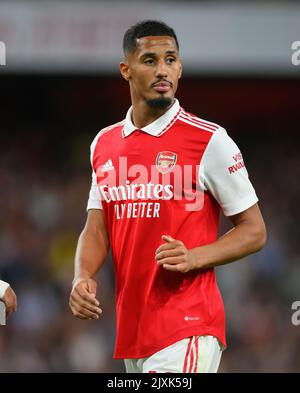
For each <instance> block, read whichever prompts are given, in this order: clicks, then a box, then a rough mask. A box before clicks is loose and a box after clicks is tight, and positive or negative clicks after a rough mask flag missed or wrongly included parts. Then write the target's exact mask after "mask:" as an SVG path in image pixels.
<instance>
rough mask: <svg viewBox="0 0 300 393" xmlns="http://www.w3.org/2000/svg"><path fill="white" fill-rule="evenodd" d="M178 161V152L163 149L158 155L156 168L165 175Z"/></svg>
mask: <svg viewBox="0 0 300 393" xmlns="http://www.w3.org/2000/svg"><path fill="white" fill-rule="evenodd" d="M176 161H177V154H176V153H173V152H172V151H161V152H160V153H158V155H157V157H156V168H157V170H158V171H159V172H160V173H162V174H163V175H164V174H165V173H168V172H170V171H171V170H172V169H173V168H174V166H175V164H176Z"/></svg>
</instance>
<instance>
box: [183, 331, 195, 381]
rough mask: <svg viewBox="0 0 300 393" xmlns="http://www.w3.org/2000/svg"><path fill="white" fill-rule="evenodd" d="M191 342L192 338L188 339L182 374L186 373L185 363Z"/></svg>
mask: <svg viewBox="0 0 300 393" xmlns="http://www.w3.org/2000/svg"><path fill="white" fill-rule="evenodd" d="M192 340H193V337H190V341H189V343H188V346H187V350H186V353H185V358H184V364H183V372H184V373H186V368H187V361H188V356H189V353H190V349H191V345H192Z"/></svg>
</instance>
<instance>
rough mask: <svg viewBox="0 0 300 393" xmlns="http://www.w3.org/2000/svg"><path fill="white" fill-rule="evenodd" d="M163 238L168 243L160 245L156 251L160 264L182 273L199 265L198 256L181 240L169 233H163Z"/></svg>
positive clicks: (156, 257) (167, 268)
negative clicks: (197, 262) (197, 263)
mask: <svg viewBox="0 0 300 393" xmlns="http://www.w3.org/2000/svg"><path fill="white" fill-rule="evenodd" d="M162 239H163V240H164V241H165V242H166V243H164V244H162V245H161V246H159V247H158V249H157V250H156V253H155V259H156V260H157V263H158V264H159V265H160V266H162V267H163V268H164V269H166V270H171V271H173V272H181V273H187V272H189V271H190V270H194V269H195V268H196V267H197V265H196V257H195V256H194V255H193V253H192V252H191V251H189V250H188V249H187V248H186V247H185V245H184V244H183V242H182V241H181V240H175V239H173V238H172V237H171V236H169V235H163V236H162Z"/></svg>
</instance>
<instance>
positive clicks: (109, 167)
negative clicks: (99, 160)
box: [101, 159, 115, 172]
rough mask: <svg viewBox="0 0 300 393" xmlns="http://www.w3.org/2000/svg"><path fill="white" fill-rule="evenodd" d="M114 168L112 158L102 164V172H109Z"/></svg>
mask: <svg viewBox="0 0 300 393" xmlns="http://www.w3.org/2000/svg"><path fill="white" fill-rule="evenodd" d="M114 169H115V167H114V166H113V163H112V160H111V159H109V160H108V161H106V163H105V164H104V165H102V167H101V172H108V171H112V170H114Z"/></svg>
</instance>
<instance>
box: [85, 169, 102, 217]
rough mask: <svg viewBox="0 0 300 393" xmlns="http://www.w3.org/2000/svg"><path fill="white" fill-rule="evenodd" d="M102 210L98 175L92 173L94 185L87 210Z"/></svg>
mask: <svg viewBox="0 0 300 393" xmlns="http://www.w3.org/2000/svg"><path fill="white" fill-rule="evenodd" d="M90 209H102V202H101V195H100V191H99V188H98V185H97V180H96V174H95V172H94V171H93V173H92V185H91V188H90V193H89V199H88V203H87V210H90Z"/></svg>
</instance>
